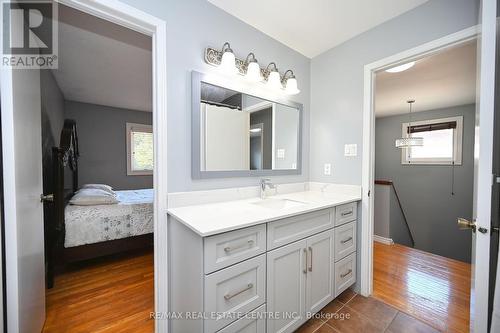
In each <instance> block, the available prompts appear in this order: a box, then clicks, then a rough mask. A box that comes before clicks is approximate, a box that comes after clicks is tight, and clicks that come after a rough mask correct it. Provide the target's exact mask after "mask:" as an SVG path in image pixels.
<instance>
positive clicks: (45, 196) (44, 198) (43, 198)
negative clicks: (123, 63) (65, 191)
mask: <svg viewBox="0 0 500 333" xmlns="http://www.w3.org/2000/svg"><path fill="white" fill-rule="evenodd" d="M40 201H41V202H54V195H53V194H40Z"/></svg>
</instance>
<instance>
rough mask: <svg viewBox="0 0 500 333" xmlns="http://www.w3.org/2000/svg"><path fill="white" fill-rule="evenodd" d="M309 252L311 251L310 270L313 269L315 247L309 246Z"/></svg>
mask: <svg viewBox="0 0 500 333" xmlns="http://www.w3.org/2000/svg"><path fill="white" fill-rule="evenodd" d="M309 253H311V261H310V262H309V272H312V271H313V249H312V247H310V246H309Z"/></svg>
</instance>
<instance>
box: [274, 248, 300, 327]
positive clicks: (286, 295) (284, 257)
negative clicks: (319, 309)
mask: <svg viewBox="0 0 500 333" xmlns="http://www.w3.org/2000/svg"><path fill="white" fill-rule="evenodd" d="M306 244H307V243H306V241H305V240H301V241H298V242H295V243H292V244H289V245H286V246H283V247H281V248H279V249H276V250H273V251H270V252H268V253H267V309H268V311H269V312H270V313H277V314H279V318H268V320H267V333H272V332H293V331H294V330H295V329H297V328H298V327H299V326H300V325H301V324H302V323H303V322H304V319H305V318H304V314H305V305H306V304H305V297H306V274H307V266H306V264H307V249H306ZM292 314H295V316H292Z"/></svg>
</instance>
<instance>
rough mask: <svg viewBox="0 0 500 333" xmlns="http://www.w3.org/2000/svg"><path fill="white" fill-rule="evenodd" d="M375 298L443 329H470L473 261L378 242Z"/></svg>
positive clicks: (375, 261) (464, 330) (461, 330)
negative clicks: (471, 263)
mask: <svg viewBox="0 0 500 333" xmlns="http://www.w3.org/2000/svg"><path fill="white" fill-rule="evenodd" d="M373 261H374V264H373V267H374V272H373V274H374V279H373V297H375V298H377V299H380V300H381V301H383V302H385V303H387V304H389V305H392V306H394V307H395V308H397V309H398V310H400V311H402V312H405V313H407V314H409V315H411V316H413V317H415V318H417V319H420V320H422V321H424V322H426V323H428V324H429V325H431V326H432V327H434V328H436V329H437V330H439V331H441V332H460V333H462V332H469V299H470V274H471V267H470V264H468V263H464V262H461V261H457V260H453V259H448V258H445V257H441V256H438V255H434V254H430V253H427V252H423V251H420V250H416V249H413V248H409V247H406V246H402V245H398V244H395V245H385V244H382V243H378V242H374V255H373Z"/></svg>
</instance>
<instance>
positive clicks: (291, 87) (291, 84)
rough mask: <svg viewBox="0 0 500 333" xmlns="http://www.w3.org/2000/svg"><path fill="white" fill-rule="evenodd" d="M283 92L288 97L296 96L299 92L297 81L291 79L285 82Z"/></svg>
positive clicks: (293, 78)
mask: <svg viewBox="0 0 500 333" xmlns="http://www.w3.org/2000/svg"><path fill="white" fill-rule="evenodd" d="M285 92H286V93H287V94H288V95H296V94H298V93H299V92H300V90H299V89H298V88H297V79H296V78H295V77H291V78H289V79H288V80H286V88H285Z"/></svg>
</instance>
